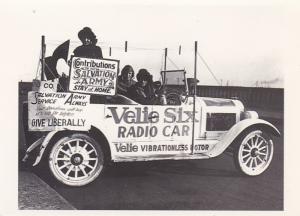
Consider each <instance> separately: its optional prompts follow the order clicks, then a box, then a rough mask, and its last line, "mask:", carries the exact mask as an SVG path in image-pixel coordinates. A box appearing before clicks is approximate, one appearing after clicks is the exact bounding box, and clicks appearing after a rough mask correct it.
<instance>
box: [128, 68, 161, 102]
mask: <svg viewBox="0 0 300 216" xmlns="http://www.w3.org/2000/svg"><path fill="white" fill-rule="evenodd" d="M136 78H137V83H135V84H134V85H132V86H131V87H129V89H128V97H129V98H131V99H133V100H134V101H136V102H138V103H140V104H144V105H152V104H165V100H163V98H162V97H161V96H158V95H157V94H156V90H157V86H155V83H153V80H152V75H151V74H150V73H149V72H148V71H147V70H146V69H140V70H139V72H138V74H137V76H136Z"/></svg>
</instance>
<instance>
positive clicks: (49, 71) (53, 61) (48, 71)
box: [45, 40, 70, 80]
mask: <svg viewBox="0 0 300 216" xmlns="http://www.w3.org/2000/svg"><path fill="white" fill-rule="evenodd" d="M69 46H70V40H67V41H65V42H64V43H62V44H61V45H59V46H58V47H57V48H56V49H55V50H54V51H53V54H52V56H48V57H46V58H45V76H46V79H47V80H52V79H55V78H59V74H58V73H57V70H56V65H57V61H58V60H59V59H64V60H65V62H66V63H67V60H68V54H69Z"/></svg>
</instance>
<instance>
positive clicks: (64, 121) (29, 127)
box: [23, 57, 280, 186]
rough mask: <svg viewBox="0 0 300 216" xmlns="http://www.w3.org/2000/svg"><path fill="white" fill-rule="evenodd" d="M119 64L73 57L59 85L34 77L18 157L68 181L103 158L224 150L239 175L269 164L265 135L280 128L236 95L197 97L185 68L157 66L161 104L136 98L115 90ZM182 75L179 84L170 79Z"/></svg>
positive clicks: (84, 178)
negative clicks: (22, 152)
mask: <svg viewBox="0 0 300 216" xmlns="http://www.w3.org/2000/svg"><path fill="white" fill-rule="evenodd" d="M41 60H42V61H41V62H42V63H44V64H45V62H44V61H43V59H41ZM119 63H120V61H119V60H115V59H90V58H82V57H72V59H71V64H70V74H69V76H68V77H67V80H68V83H69V84H68V85H67V86H66V87H65V89H64V88H60V90H58V89H59V87H60V86H59V85H61V86H62V84H61V82H60V78H57V79H54V80H45V78H43V76H41V78H39V80H38V81H37V80H35V83H38V87H36V86H33V89H34V90H33V91H30V92H29V93H28V101H27V102H26V103H25V104H24V112H25V113H27V114H28V115H27V114H26V115H24V116H26V117H24V124H26V125H25V126H24V128H25V136H26V145H27V146H28V149H27V151H26V155H25V157H24V159H23V161H27V163H29V164H30V165H32V166H34V167H40V168H42V169H47V170H48V171H49V172H50V173H51V176H52V177H53V178H54V179H55V180H57V182H58V183H63V184H65V185H68V186H83V185H87V184H89V183H91V182H93V181H94V180H95V179H96V178H97V177H99V176H100V174H102V173H103V170H104V168H105V167H107V165H108V164H109V163H110V162H131V161H152V160H167V159H168V160H184V159H209V158H213V157H216V156H218V155H220V154H222V153H224V152H231V153H232V156H233V159H234V162H235V165H236V168H237V170H238V171H240V172H241V173H242V174H244V175H248V176H255V175H260V174H262V173H263V172H265V170H266V169H267V168H268V167H269V165H270V163H271V161H272V157H273V152H274V144H273V138H272V137H273V136H279V135H280V133H279V131H278V129H276V128H275V127H274V126H273V125H272V124H271V123H269V122H267V121H265V120H262V119H259V118H258V115H257V113H256V112H255V111H246V110H245V108H244V106H243V104H242V103H241V102H240V101H239V100H236V99H222V98H208V97H198V96H196V95H195V93H196V91H193V92H192V91H191V89H193V88H194V90H195V89H196V86H195V85H194V86H188V82H187V79H186V77H185V76H186V72H185V71H184V70H169V71H168V70H165V71H162V72H161V75H162V78H161V81H160V82H158V83H159V87H158V90H159V91H156V94H157V95H158V96H161V97H165V98H166V103H153V104H140V103H138V102H136V101H134V100H133V99H130V97H129V96H128V95H122V94H119V93H118V92H117V85H118V83H117V77H118V75H119V74H118V73H119ZM42 68H43V67H42ZM41 73H44V71H41ZM195 74H196V73H195ZM177 76H178V77H177ZM182 77H184V79H183V81H182V83H183V84H182V86H180V88H179V87H178V86H177V87H176V86H174V85H169V83H168V80H169V81H170V80H171V78H172V79H173V80H176V79H177V78H178V79H182ZM168 78H169V79H168ZM195 78H196V77H194V79H195ZM61 89H62V90H61ZM178 89H183V90H180V91H181V92H180V93H178V92H179V90H178Z"/></svg>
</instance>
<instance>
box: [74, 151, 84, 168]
mask: <svg viewBox="0 0 300 216" xmlns="http://www.w3.org/2000/svg"><path fill="white" fill-rule="evenodd" d="M82 161H83V157H82V155H81V154H78V153H75V154H73V155H72V156H71V163H72V164H73V165H75V166H78V165H80V164H81V163H82Z"/></svg>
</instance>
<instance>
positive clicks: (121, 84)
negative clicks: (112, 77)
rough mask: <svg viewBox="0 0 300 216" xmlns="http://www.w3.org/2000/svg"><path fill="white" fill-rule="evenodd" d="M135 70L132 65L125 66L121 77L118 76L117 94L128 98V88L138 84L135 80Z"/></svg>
mask: <svg viewBox="0 0 300 216" xmlns="http://www.w3.org/2000/svg"><path fill="white" fill-rule="evenodd" d="M133 78H134V70H133V68H132V66H131V65H125V66H124V67H123V69H122V71H121V75H120V76H118V82H117V84H118V85H117V92H118V94H122V95H125V96H127V92H128V88H129V87H130V86H132V85H134V84H135V83H136V81H134V80H133Z"/></svg>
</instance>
